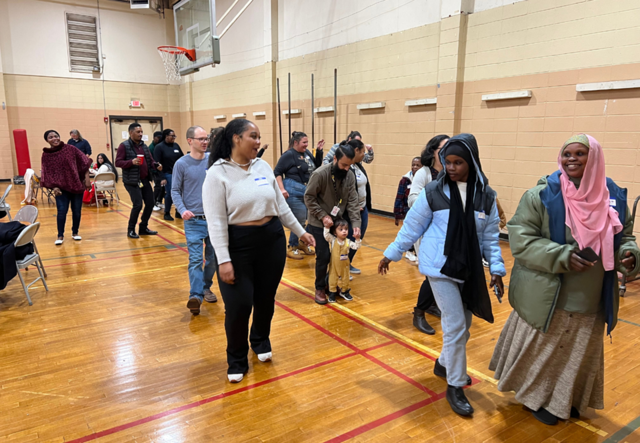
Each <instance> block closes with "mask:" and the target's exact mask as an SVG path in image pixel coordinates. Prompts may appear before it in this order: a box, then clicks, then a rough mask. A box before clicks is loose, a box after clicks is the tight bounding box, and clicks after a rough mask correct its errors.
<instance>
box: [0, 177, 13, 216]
mask: <svg viewBox="0 0 640 443" xmlns="http://www.w3.org/2000/svg"><path fill="white" fill-rule="evenodd" d="M11 188H13V185H9V186H7V189H5V191H4V195H3V196H2V198H0V212H6V213H7V215H8V216H9V221H11V220H13V219H12V218H11V206H9V203H7V202H5V200H6V198H7V195H9V191H11Z"/></svg>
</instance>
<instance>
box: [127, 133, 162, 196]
mask: <svg viewBox="0 0 640 443" xmlns="http://www.w3.org/2000/svg"><path fill="white" fill-rule="evenodd" d="M122 145H123V146H124V149H125V157H124V159H125V161H126V160H133V159H135V158H136V157H137V156H138V154H137V153H136V151H135V149H133V146H132V145H131V139H129V140H126V141H124V142H123V143H122ZM141 146H142V150H143V151H144V163H145V164H144V165H143V166H144V167H145V168H148V171H149V176H148V177H147V178H148V179H149V181H153V179H154V176H155V174H157V171H156V170H155V166H154V165H155V160H154V159H153V156H152V155H151V151H149V147H148V146H147V145H145V144H144V142H142V144H141ZM139 181H140V167H139V166H136V165H133V166H131V167H130V168H122V182H123V183H124V184H125V185H137V184H138V182H139Z"/></svg>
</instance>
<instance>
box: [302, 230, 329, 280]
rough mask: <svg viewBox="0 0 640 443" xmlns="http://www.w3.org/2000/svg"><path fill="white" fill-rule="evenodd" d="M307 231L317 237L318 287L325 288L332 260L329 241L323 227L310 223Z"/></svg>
mask: <svg viewBox="0 0 640 443" xmlns="http://www.w3.org/2000/svg"><path fill="white" fill-rule="evenodd" d="M307 231H308V232H309V234H311V235H313V238H315V239H316V289H322V290H324V289H325V287H326V286H327V269H328V268H329V262H330V261H331V250H330V249H329V243H327V241H326V240H325V239H324V233H323V230H322V228H318V227H316V226H311V225H309V226H307Z"/></svg>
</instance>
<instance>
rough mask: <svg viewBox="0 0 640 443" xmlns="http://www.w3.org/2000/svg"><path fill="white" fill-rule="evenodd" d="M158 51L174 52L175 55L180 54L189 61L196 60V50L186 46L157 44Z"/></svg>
mask: <svg viewBox="0 0 640 443" xmlns="http://www.w3.org/2000/svg"><path fill="white" fill-rule="evenodd" d="M158 51H160V52H166V53H168V54H175V55H179V54H182V55H184V56H185V57H187V59H188V60H189V61H191V62H194V61H196V50H195V49H187V48H182V47H180V46H168V45H164V46H158Z"/></svg>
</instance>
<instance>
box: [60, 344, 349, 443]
mask: <svg viewBox="0 0 640 443" xmlns="http://www.w3.org/2000/svg"><path fill="white" fill-rule="evenodd" d="M356 355H358V352H352V353H350V354H346V355H343V356H340V357H336V358H332V359H331V360H327V361H323V362H321V363H316V364H313V365H311V366H307V367H304V368H301V369H296V370H295V371H292V372H288V373H286V374H282V375H279V376H277V377H273V378H270V379H268V380H263V381H260V382H258V383H254V384H252V385H248V386H244V387H242V388H239V389H234V390H233V391H229V392H223V393H221V394H218V395H214V396H213V397H209V398H205V399H202V400H198V401H195V402H193V403H189V404H186V405H182V406H178V407H177V408H173V409H169V410H168V411H164V412H159V413H157V414H154V415H151V416H149V417H145V418H141V419H139V420H136V421H132V422H130V423H125V424H123V425H120V426H115V427H113V428H110V429H106V430H104V431H100V432H96V433H95V434H90V435H86V436H84V437H80V438H76V439H75V440H71V441H70V442H69V443H83V442H87V441H92V440H96V439H98V438H102V437H106V436H107V435H112V434H115V433H117V432H122V431H126V430H127V429H130V428H133V427H136V426H140V425H142V424H145V423H149V422H152V421H155V420H158V419H161V418H165V417H168V416H170V415H174V414H177V413H179V412H183V411H187V410H189V409H193V408H197V407H198V406H202V405H206V404H207V403H211V402H214V401H216V400H221V399H223V398H227V397H231V396H232V395H236V394H240V393H241V392H246V391H250V390H252V389H255V388H259V387H260V386H264V385H267V384H270V383H273V382H275V381H278V380H283V379H285V378H289V377H293V376H294V375H298V374H302V373H304V372H308V371H311V370H313V369H317V368H320V367H322V366H327V365H330V364H332V363H336V362H338V361H340V360H344V359H347V358H350V357H354V356H356Z"/></svg>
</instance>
